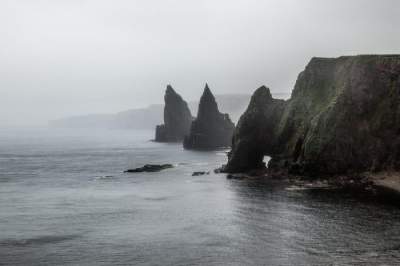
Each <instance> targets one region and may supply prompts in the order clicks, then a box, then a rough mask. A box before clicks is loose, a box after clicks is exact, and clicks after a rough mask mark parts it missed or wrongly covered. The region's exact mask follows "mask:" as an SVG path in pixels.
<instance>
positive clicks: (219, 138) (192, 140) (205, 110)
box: [183, 84, 235, 150]
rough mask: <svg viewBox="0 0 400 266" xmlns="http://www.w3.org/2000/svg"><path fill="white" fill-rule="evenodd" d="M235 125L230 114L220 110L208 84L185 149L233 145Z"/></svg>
mask: <svg viewBox="0 0 400 266" xmlns="http://www.w3.org/2000/svg"><path fill="white" fill-rule="evenodd" d="M234 128H235V125H234V124H233V123H232V121H231V120H230V118H229V115H228V114H222V113H220V112H219V110H218V105H217V102H216V101H215V98H214V95H213V94H212V93H211V91H210V89H209V88H208V85H207V84H206V87H205V89H204V92H203V95H202V96H201V98H200V103H199V110H198V113H197V118H196V119H195V120H194V121H193V122H192V125H191V128H190V134H189V135H188V136H187V137H186V138H185V140H184V142H183V145H184V148H185V149H200V150H201V149H215V148H219V147H228V146H230V145H231V140H232V134H233V130H234Z"/></svg>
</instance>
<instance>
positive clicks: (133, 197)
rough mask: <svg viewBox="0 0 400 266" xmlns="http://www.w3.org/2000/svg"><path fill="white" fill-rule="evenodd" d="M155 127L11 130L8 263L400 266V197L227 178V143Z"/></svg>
mask: <svg viewBox="0 0 400 266" xmlns="http://www.w3.org/2000/svg"><path fill="white" fill-rule="evenodd" d="M153 135H154V132H152V131H151V130H142V131H139V130H111V129H110V130H105V129H97V130H96V129H90V130H88V129H54V128H52V129H49V128H13V129H5V128H2V129H0V265H400V208H399V205H396V204H393V203H392V202H390V203H388V202H385V201H381V200H377V199H376V198H375V197H370V196H367V195H354V193H351V192H345V191H331V190H306V189H293V188H290V187H288V186H287V185H285V184H283V183H282V182H279V180H273V179H241V180H237V179H228V178H227V177H226V175H225V174H215V173H214V172H213V170H214V169H215V168H217V167H219V166H221V165H222V164H224V163H226V160H227V157H226V150H218V151H207V152H205V151H203V152H199V151H187V150H184V149H183V148H182V145H181V144H164V143H156V142H153V141H151V139H152V138H153V137H154V136H153ZM164 163H170V164H173V165H174V168H172V169H166V170H164V171H161V172H156V173H136V174H133V173H124V170H126V169H129V168H135V167H140V166H143V165H144V164H164ZM195 171H205V172H209V174H205V175H201V176H192V173H193V172H195Z"/></svg>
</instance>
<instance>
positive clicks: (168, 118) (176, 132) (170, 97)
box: [155, 85, 193, 142]
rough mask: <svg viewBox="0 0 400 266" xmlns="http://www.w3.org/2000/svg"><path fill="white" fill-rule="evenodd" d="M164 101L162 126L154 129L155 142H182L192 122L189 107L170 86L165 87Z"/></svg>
mask: <svg viewBox="0 0 400 266" xmlns="http://www.w3.org/2000/svg"><path fill="white" fill-rule="evenodd" d="M164 101H165V106H164V124H163V125H158V126H157V127H156V136H155V141H157V142H180V141H183V139H184V137H185V136H186V135H188V134H189V130H190V125H191V123H192V120H193V118H192V115H191V113H190V110H189V107H188V105H187V103H186V102H185V101H184V100H183V99H182V97H181V96H180V95H179V94H177V93H176V92H175V91H174V89H173V88H172V86H171V85H168V86H167V89H166V91H165V96H164Z"/></svg>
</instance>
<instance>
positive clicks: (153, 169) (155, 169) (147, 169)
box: [124, 164, 174, 173]
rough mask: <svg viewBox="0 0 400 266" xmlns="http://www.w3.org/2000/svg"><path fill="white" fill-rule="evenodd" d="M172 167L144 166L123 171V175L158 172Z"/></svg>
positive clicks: (168, 165)
mask: <svg viewBox="0 0 400 266" xmlns="http://www.w3.org/2000/svg"><path fill="white" fill-rule="evenodd" d="M173 167H174V166H173V165H172V164H146V165H144V166H143V167H139V168H134V169H128V170H125V171H124V173H143V172H160V171H161V170H165V169H168V168H173Z"/></svg>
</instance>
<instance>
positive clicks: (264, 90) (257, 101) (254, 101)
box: [249, 85, 273, 107]
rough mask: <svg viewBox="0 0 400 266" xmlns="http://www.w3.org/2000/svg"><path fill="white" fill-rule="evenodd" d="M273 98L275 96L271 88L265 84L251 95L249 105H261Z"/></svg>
mask: <svg viewBox="0 0 400 266" xmlns="http://www.w3.org/2000/svg"><path fill="white" fill-rule="evenodd" d="M272 100H273V98H272V95H271V92H270V90H269V88H268V87H266V86H264V85H263V86H261V87H259V88H258V89H257V90H256V91H255V92H254V94H253V96H251V100H250V104H249V106H259V107H261V106H264V105H265V104H266V103H268V102H271V101H272Z"/></svg>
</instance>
